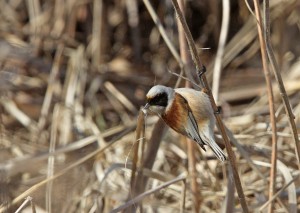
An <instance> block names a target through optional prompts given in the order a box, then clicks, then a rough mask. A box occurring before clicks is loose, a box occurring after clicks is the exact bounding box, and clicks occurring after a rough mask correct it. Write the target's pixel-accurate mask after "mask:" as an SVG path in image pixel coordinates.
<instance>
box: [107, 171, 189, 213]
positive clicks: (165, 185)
mask: <svg viewBox="0 0 300 213" xmlns="http://www.w3.org/2000/svg"><path fill="white" fill-rule="evenodd" d="M185 179H186V174H184V173H183V174H181V175H179V176H178V177H176V178H174V179H173V180H170V181H168V182H166V183H164V184H161V185H159V186H158V187H155V188H153V189H151V190H148V191H146V192H144V193H143V194H140V195H139V196H137V197H135V198H133V199H132V200H130V201H128V202H126V203H125V204H124V205H121V206H119V207H118V208H115V209H113V210H112V211H111V213H114V212H120V211H121V210H123V209H126V208H128V207H129V206H131V205H133V204H135V203H137V202H140V201H141V200H142V199H144V198H145V197H146V196H148V195H150V194H153V193H154V192H156V191H159V190H161V189H163V188H166V187H168V186H169V185H172V184H174V183H176V182H179V181H183V180H185Z"/></svg>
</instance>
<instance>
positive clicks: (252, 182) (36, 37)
mask: <svg viewBox="0 0 300 213" xmlns="http://www.w3.org/2000/svg"><path fill="white" fill-rule="evenodd" d="M131 3H132V4H131ZM149 3H151V4H152V7H153V8H154V10H151V5H150V4H149ZM249 3H250V2H249ZM270 3H271V5H270V25H271V30H272V31H271V32H272V33H271V35H270V38H271V41H272V46H273V49H274V53H275V56H276V60H277V61H278V64H277V65H276V66H278V67H277V68H279V69H281V73H280V74H281V76H282V79H283V83H284V85H285V90H286V92H287V98H288V101H289V103H290V105H291V108H292V110H293V114H294V116H295V128H296V130H298V133H299V131H300V116H299V115H300V103H299V100H300V93H299V91H300V75H299V73H300V72H299V70H300V63H299V59H300V58H299V56H300V50H299V47H300V45H299V42H298V40H299V39H298V38H299V26H300V24H299V21H298V20H300V15H299V13H298V12H297V11H298V10H299V4H297V1H293V0H289V1H274V2H273V1H271V2H270ZM249 6H250V7H252V10H254V7H253V5H251V4H250V5H249ZM0 7H1V8H2V10H1V11H0V17H1V21H0V47H1V48H0V65H1V69H0V88H1V96H0V110H1V126H0V130H1V132H0V133H1V134H0V137H1V138H0V212H35V211H36V212H111V211H115V212H117V211H119V210H121V209H122V210H123V211H124V212H125V211H127V212H130V211H134V210H137V211H144V212H153V211H157V212H193V209H195V208H197V207H195V206H196V205H195V195H194V194H193V191H195V186H197V187H198V188H197V189H198V190H199V192H197V195H198V196H199V197H198V198H197V199H198V200H199V201H201V203H200V205H199V206H200V212H233V211H235V212H241V211H242V208H241V205H240V203H239V200H238V197H237V195H236V193H235V185H234V182H233V177H232V171H231V169H230V167H229V166H228V163H225V164H222V163H220V162H219V161H217V159H215V158H214V157H213V154H212V152H211V151H210V150H208V151H207V152H203V151H202V150H200V149H198V147H197V148H195V149H194V150H191V147H189V149H190V150H189V152H188V151H187V145H186V143H185V141H186V140H185V139H183V138H182V137H181V136H179V135H178V134H177V133H175V132H173V131H172V130H167V128H166V127H165V125H164V124H163V122H161V121H159V122H157V120H158V118H157V117H149V116H148V117H147V118H146V119H145V126H144V124H143V120H140V119H142V118H140V119H138V114H139V111H138V109H139V108H140V106H142V105H143V104H144V102H145V93H146V92H147V90H148V89H149V88H150V87H151V86H152V85H153V84H165V85H169V86H175V84H176V81H178V79H180V80H182V82H181V83H180V82H179V81H178V82H179V85H180V86H181V87H182V86H184V82H183V81H184V79H181V78H179V77H178V76H180V75H183V76H185V77H188V78H189V79H191V81H192V82H195V83H199V82H198V81H197V80H195V79H196V78H195V76H193V75H188V74H187V73H186V72H187V71H191V73H193V72H194V71H193V70H194V69H195V68H194V67H193V66H185V65H184V62H183V60H182V59H181V58H180V56H179V54H178V49H179V47H178V44H179V42H178V33H177V26H176V18H175V16H174V14H175V13H174V9H173V7H172V3H171V1H158V2H154V1H151V2H149V1H146V0H145V1H144V3H143V2H138V1H129V0H127V1H125V0H124V1H103V0H101V1H38V0H28V1H13V0H10V1H0ZM219 8H221V5H220V4H219V3H218V1H201V2H199V1H188V2H186V9H187V16H186V17H187V22H188V25H189V26H190V29H191V32H192V34H193V37H194V40H195V41H196V45H197V48H198V49H197V50H198V51H199V52H200V55H201V58H202V61H203V63H204V64H206V65H207V68H208V72H207V77H208V80H210V79H212V72H211V71H212V68H213V66H214V60H215V57H216V54H217V48H218V37H219V33H220V29H221V27H220V23H221V13H220V11H219ZM148 10H149V11H148ZM230 10H231V12H230V20H231V21H230V23H229V34H228V37H227V44H226V45H225V47H224V55H223V58H222V64H221V67H222V73H221V78H220V84H219V88H218V90H219V96H218V97H219V99H218V100H219V102H220V105H222V108H223V111H222V115H221V116H222V119H223V121H224V124H225V125H226V127H227V128H228V129H227V134H228V137H229V139H230V141H231V144H232V145H233V151H234V153H235V156H236V159H235V161H236V163H237V171H238V174H239V176H240V180H241V183H242V187H243V192H244V194H245V197H246V203H247V206H248V208H249V212H265V211H266V209H267V208H268V205H269V204H270V203H273V205H272V209H273V211H274V212H297V211H299V210H300V205H299V202H300V199H299V197H300V196H299V186H300V182H299V175H300V172H299V167H298V166H299V164H298V161H297V155H296V152H295V149H296V147H295V143H294V138H295V133H294V132H291V129H290V127H289V123H290V121H289V118H288V117H287V115H286V113H285V104H284V103H283V102H282V99H281V97H282V88H279V89H278V87H277V82H276V80H275V78H274V76H273V74H272V73H271V80H272V87H273V88H274V90H273V93H274V107H275V116H276V120H275V121H276V126H277V132H276V133H277V151H276V152H277V153H276V154H277V167H278V168H277V172H276V173H275V177H274V189H275V190H274V195H273V196H272V197H270V198H269V197H268V196H269V192H270V189H269V177H270V171H271V167H272V164H271V152H272V143H271V138H272V130H271V128H270V116H269V109H268V98H267V93H266V85H265V82H264V76H263V74H262V64H261V60H260V54H259V51H260V47H259V43H258V42H256V40H258V38H257V35H258V34H257V29H256V28H255V25H256V20H255V19H254V17H253V16H252V14H250V12H249V11H248V9H247V6H246V4H245V2H242V1H239V2H231V8H230ZM150 13H151V15H150ZM152 18H153V19H155V21H154V22H153V20H152ZM155 24H160V25H159V26H158V28H157V27H156V26H155ZM160 33H161V34H162V35H163V39H162V38H161V37H160ZM202 47H210V50H201V48H202ZM200 50H201V51H200ZM268 54H270V53H269V52H268ZM269 57H270V56H269ZM272 60H273V59H272ZM218 63H219V62H218ZM218 66H220V64H219V65H218ZM273 66H274V65H273ZM271 68H272V69H273V67H270V69H271ZM277 68H276V69H277ZM169 70H170V71H169ZM172 73H180V74H179V75H178V74H177V75H173V74H172ZM277 74H278V73H277ZM277 74H276V75H277ZM209 82H210V81H209ZM210 83H211V82H210ZM144 127H145V129H144ZM166 130H167V131H166ZM229 130H230V131H229ZM219 134H220V133H219V132H218V131H216V138H217V141H218V143H219V144H220V146H223V147H224V145H223V144H224V143H223V140H222V138H221V137H220V135H219ZM298 136H299V134H298ZM191 152H193V155H194V160H195V162H194V164H193V165H194V172H195V173H194V175H192V174H190V173H189V169H188V165H189V164H188V159H191V158H190V155H191V154H190V153H191ZM190 171H193V170H190ZM192 182H194V183H193V185H192V184H191V183H192ZM195 183H196V184H195Z"/></svg>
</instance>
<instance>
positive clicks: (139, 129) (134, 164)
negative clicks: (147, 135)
mask: <svg viewBox="0 0 300 213" xmlns="http://www.w3.org/2000/svg"><path fill="white" fill-rule="evenodd" d="M144 124H145V120H144V113H143V112H142V111H141V110H140V113H139V116H138V121H137V127H136V142H137V143H135V144H134V149H133V159H132V172H131V180H130V186H131V189H130V191H129V195H128V200H130V199H132V197H135V196H136V194H135V193H136V191H135V190H134V187H135V185H136V171H137V164H138V150H139V145H140V140H141V142H142V143H144V140H143V137H144V135H143V133H144ZM141 172H142V171H141ZM132 211H133V209H132V206H131V207H130V208H128V209H127V212H132Z"/></svg>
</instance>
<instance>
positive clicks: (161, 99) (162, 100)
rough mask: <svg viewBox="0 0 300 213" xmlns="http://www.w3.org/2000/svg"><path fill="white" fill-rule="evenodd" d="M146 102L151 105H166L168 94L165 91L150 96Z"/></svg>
mask: <svg viewBox="0 0 300 213" xmlns="http://www.w3.org/2000/svg"><path fill="white" fill-rule="evenodd" d="M148 103H149V104H150V105H152V106H164V107H166V106H167V105H168V95H167V94H166V93H159V94H158V95H156V96H154V97H153V98H151V99H150V100H149V101H148Z"/></svg>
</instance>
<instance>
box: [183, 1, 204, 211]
mask: <svg viewBox="0 0 300 213" xmlns="http://www.w3.org/2000/svg"><path fill="white" fill-rule="evenodd" d="M179 7H180V9H181V11H182V13H183V14H184V13H185V6H184V1H183V0H179ZM177 26H178V37H179V39H178V40H179V47H180V56H181V59H182V62H183V63H184V65H185V66H186V67H192V65H193V61H192V59H191V54H190V53H189V49H188V45H187V41H186V38H185V35H184V30H183V27H182V25H181V24H180V22H179V20H178V19H177ZM187 71H190V70H187ZM185 87H191V84H190V81H186V82H185ZM184 140H185V141H186V143H187V153H188V171H189V174H190V176H191V191H192V199H193V204H194V205H193V208H194V212H199V210H200V206H201V192H200V190H199V184H198V182H197V170H196V158H195V145H196V144H195V143H194V141H192V140H190V139H184Z"/></svg>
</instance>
